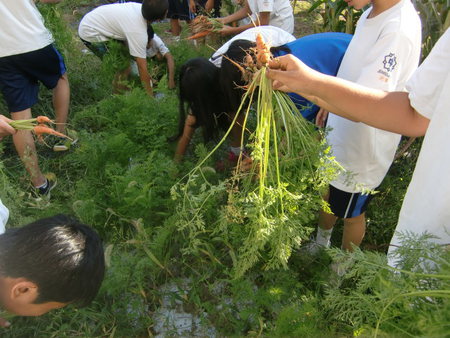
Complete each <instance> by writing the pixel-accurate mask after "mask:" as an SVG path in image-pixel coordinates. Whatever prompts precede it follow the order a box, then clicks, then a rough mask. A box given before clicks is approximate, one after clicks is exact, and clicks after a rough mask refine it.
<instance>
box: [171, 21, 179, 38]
mask: <svg viewBox="0 0 450 338" xmlns="http://www.w3.org/2000/svg"><path fill="white" fill-rule="evenodd" d="M170 29H171V31H172V35H174V36H179V35H180V33H181V25H180V20H178V19H170Z"/></svg>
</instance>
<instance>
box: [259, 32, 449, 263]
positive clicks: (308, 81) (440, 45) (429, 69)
mask: <svg viewBox="0 0 450 338" xmlns="http://www.w3.org/2000/svg"><path fill="white" fill-rule="evenodd" d="M270 66H271V67H273V68H274V70H271V71H270V72H268V73H267V76H268V77H269V78H270V79H272V80H274V83H273V85H274V88H276V89H279V90H283V91H287V92H292V91H293V92H296V93H298V94H300V95H303V96H306V97H309V98H314V100H315V102H316V103H317V104H319V105H320V106H321V107H324V108H325V109H327V110H331V111H333V112H334V113H335V114H339V115H340V116H342V117H344V118H347V119H350V120H352V121H358V122H360V123H365V124H368V125H371V126H373V127H375V128H379V129H382V130H388V131H390V132H393V133H398V134H402V135H407V136H414V137H418V136H423V135H425V138H424V140H423V143H422V148H421V150H420V154H419V158H418V160H417V164H416V167H415V169H414V173H413V177H412V180H411V183H410V184H409V187H408V190H407V192H406V195H405V198H404V200H403V205H402V209H401V211H400V216H399V220H398V223H397V227H396V233H395V234H394V237H393V238H392V240H391V246H390V247H389V253H390V255H389V258H390V260H389V264H390V265H392V266H394V265H395V256H394V255H392V254H393V253H395V250H396V248H397V246H398V245H399V237H398V233H399V232H412V233H414V234H422V233H424V232H428V233H430V234H432V235H433V236H435V237H436V238H433V239H430V240H431V241H433V242H435V243H439V244H441V245H447V246H448V244H449V243H450V226H449V222H448V220H449V219H450V208H449V205H450V180H448V179H446V176H445V173H448V172H449V171H450V148H449V147H448V135H449V133H450V100H449V99H448V96H449V95H450V30H449V29H447V31H446V32H445V33H444V34H443V36H442V37H441V38H440V39H439V41H438V42H437V43H436V45H435V46H434V48H433V50H432V51H431V53H430V54H429V55H428V57H427V58H426V59H425V61H424V62H423V63H422V64H421V65H420V67H419V68H418V69H417V70H416V71H415V72H414V74H413V76H412V77H411V78H410V79H409V81H408V82H407V84H406V90H407V92H385V91H382V90H376V89H370V88H367V87H364V86H360V85H357V84H354V83H351V82H349V81H345V80H342V79H339V78H333V77H329V76H326V75H322V74H319V73H318V72H315V71H314V70H312V69H310V68H308V67H307V66H305V65H304V64H303V63H302V62H301V61H299V60H298V59H296V58H295V57H294V56H291V55H287V56H283V57H280V58H279V59H276V60H274V61H273V62H271V65H270ZM275 69H280V70H275ZM443 174H444V178H443V176H442V175H443Z"/></svg>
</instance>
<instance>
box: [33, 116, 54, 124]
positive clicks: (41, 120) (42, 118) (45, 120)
mask: <svg viewBox="0 0 450 338" xmlns="http://www.w3.org/2000/svg"><path fill="white" fill-rule="evenodd" d="M36 121H37V123H39V124H41V123H54V122H53V121H52V120H50V119H49V118H48V117H47V116H43V115H41V116H38V117H36Z"/></svg>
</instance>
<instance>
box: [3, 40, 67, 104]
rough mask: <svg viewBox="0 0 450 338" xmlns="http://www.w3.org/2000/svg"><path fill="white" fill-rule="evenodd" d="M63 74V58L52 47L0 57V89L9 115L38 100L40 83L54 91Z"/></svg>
mask: <svg viewBox="0 0 450 338" xmlns="http://www.w3.org/2000/svg"><path fill="white" fill-rule="evenodd" d="M65 73H66V65H65V64H64V60H63V57H62V56H61V54H60V53H59V52H58V51H57V50H56V48H55V47H54V46H53V44H50V45H48V46H46V47H44V48H42V49H38V50H35V51H32V52H28V53H23V54H16V55H10V56H5V57H1V58H0V90H1V92H2V93H3V97H4V98H5V101H6V104H7V105H8V109H9V111H10V112H11V113H15V112H19V111H22V110H25V109H28V108H31V107H32V106H33V105H34V104H35V103H36V102H37V101H38V92H39V82H42V83H43V84H44V85H45V86H46V87H47V88H48V89H53V88H55V87H56V85H57V84H58V81H59V79H60V78H61V76H62V75H63V74H65Z"/></svg>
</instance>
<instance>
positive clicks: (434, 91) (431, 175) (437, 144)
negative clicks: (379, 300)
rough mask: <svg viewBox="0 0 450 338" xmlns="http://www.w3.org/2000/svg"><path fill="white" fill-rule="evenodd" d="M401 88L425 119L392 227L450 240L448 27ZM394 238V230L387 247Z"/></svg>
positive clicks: (397, 229)
mask: <svg viewBox="0 0 450 338" xmlns="http://www.w3.org/2000/svg"><path fill="white" fill-rule="evenodd" d="M406 89H407V91H408V92H409V99H410V103H411V106H412V107H413V108H414V109H415V110H416V111H417V112H418V113H419V114H421V115H423V116H425V117H426V118H428V119H430V123H429V125H428V129H427V132H426V134H425V137H424V140H423V143H422V148H421V149H420V154H419V158H418V159H417V164H416V167H415V169H414V174H413V177H412V179H411V183H410V184H409V187H408V190H407V192H406V195H405V199H404V200H403V205H402V209H401V211H400V216H399V220H398V224H397V228H396V229H395V230H396V231H397V232H406V231H409V232H413V233H416V234H422V233H423V232H425V231H427V232H429V233H431V234H432V235H434V236H436V237H437V238H436V239H433V240H432V241H433V242H436V243H439V244H449V243H450V179H448V176H447V175H448V173H449V172H450V147H449V146H448V137H449V135H450V99H449V96H450V29H447V31H446V32H445V33H444V34H443V35H442V37H441V38H440V39H439V41H438V42H437V43H436V45H435V46H434V48H433V50H432V51H431V53H430V54H429V55H428V57H427V58H426V59H425V61H424V62H423V63H422V64H421V65H420V67H419V68H418V69H417V71H416V72H415V73H414V75H413V76H412V77H411V79H410V80H409V81H408V83H407V84H406ZM399 244H400V241H399V237H398V236H397V233H396V234H394V237H393V238H392V240H391V246H390V247H389V252H392V251H394V250H395V247H394V246H393V245H399ZM390 265H393V264H392V260H390Z"/></svg>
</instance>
